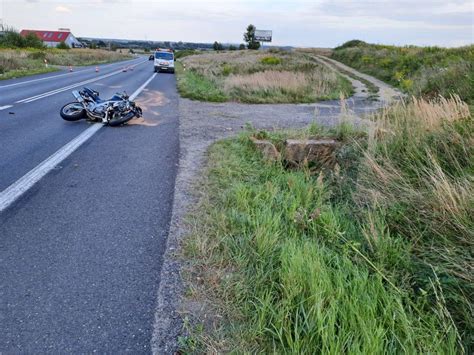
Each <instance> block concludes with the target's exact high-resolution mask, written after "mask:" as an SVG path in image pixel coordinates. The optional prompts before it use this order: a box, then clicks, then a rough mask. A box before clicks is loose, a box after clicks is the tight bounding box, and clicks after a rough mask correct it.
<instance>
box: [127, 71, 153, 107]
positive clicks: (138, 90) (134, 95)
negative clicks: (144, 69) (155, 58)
mask: <svg viewBox="0 0 474 355" xmlns="http://www.w3.org/2000/svg"><path fill="white" fill-rule="evenodd" d="M157 74H158V73H154V74H153V75H152V76H150V78H149V79H148V80H147V81H145V82H144V83H143V85H142V86H140V87H139V88H138V89H137V90H135V92H134V93H133V94H132V95H130V97H129V99H130V100H132V101H133V100H135V98H136V97H137V96H138V94H140V93H141V92H142V91H143V89H145V87H146V86H147V85H148V84H149V83H150V81H152V80H153V79H154V78H155V76H156V75H157Z"/></svg>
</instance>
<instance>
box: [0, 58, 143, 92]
mask: <svg viewBox="0 0 474 355" xmlns="http://www.w3.org/2000/svg"><path fill="white" fill-rule="evenodd" d="M133 60H136V59H130V60H127V61H125V62H122V63H126V62H129V61H133ZM120 63H121V62H118V63H117V62H115V63H110V64H106V65H103V66H101V68H105V67H108V66H110V65H113V64H120ZM87 70H95V69H94V68H86V69H81V70H77V71H73V72H72V73H65V74H59V75H52V76H48V77H47V78H40V79H33V80H28V81H22V82H21V83H14V84H8V85H0V89H3V88H9V87H12V86H18V85H23V84H29V83H34V82H37V81H42V80H49V79H56V78H59V77H61V76H65V75H72V74H77V73H82V72H84V71H87Z"/></svg>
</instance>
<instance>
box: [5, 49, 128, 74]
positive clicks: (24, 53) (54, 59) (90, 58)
mask: <svg viewBox="0 0 474 355" xmlns="http://www.w3.org/2000/svg"><path fill="white" fill-rule="evenodd" d="M130 58H132V57H131V56H130V55H128V54H122V53H118V52H110V51H104V50H92V49H70V50H60V49H56V48H48V49H33V48H27V49H25V48H22V49H5V48H0V80H2V79H10V78H14V77H21V76H27V75H33V74H40V73H47V72H51V71H55V70H57V69H56V68H55V66H68V65H72V66H82V65H94V64H103V63H109V62H115V61H120V60H125V59H130ZM45 60H46V61H47V62H48V67H46V66H45V62H44V61H45Z"/></svg>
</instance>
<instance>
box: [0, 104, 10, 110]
mask: <svg viewBox="0 0 474 355" xmlns="http://www.w3.org/2000/svg"><path fill="white" fill-rule="evenodd" d="M10 107H13V105H5V106H0V111H1V110H6V109H7V108H10Z"/></svg>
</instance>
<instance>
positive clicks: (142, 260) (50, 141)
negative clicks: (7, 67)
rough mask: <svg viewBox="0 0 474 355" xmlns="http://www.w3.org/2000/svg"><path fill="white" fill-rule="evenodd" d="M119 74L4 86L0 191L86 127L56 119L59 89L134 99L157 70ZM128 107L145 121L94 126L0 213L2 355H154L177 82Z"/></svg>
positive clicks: (66, 97)
mask: <svg viewBox="0 0 474 355" xmlns="http://www.w3.org/2000/svg"><path fill="white" fill-rule="evenodd" d="M126 65H135V67H134V70H133V71H130V70H129V71H127V72H122V71H121V69H122V67H123V63H117V64H111V65H107V66H101V67H100V70H99V73H96V72H95V70H94V68H95V67H88V68H82V69H77V70H78V71H76V72H72V73H66V72H61V73H51V74H46V75H41V76H35V77H29V78H22V79H17V80H8V81H1V82H0V146H1V147H2V154H1V155H0V191H3V190H4V189H5V188H7V187H8V186H10V185H11V184H13V183H14V182H15V181H17V180H18V179H19V178H21V177H22V176H24V175H25V174H26V173H28V172H29V171H30V170H31V169H33V168H35V167H36V166H37V165H38V164H39V163H41V162H42V161H44V160H45V159H47V158H48V157H49V156H51V155H52V154H53V153H55V152H56V151H57V150H58V149H60V148H61V147H63V146H64V145H65V144H66V143H68V142H70V141H71V140H72V139H74V138H75V137H77V136H78V135H79V134H80V133H81V132H83V131H84V130H86V129H87V128H89V127H90V126H91V124H90V123H87V122H85V121H81V122H66V121H63V120H62V119H61V118H60V116H59V108H60V107H61V106H62V105H63V104H65V103H67V102H70V101H73V97H72V96H71V90H73V88H71V89H66V90H64V91H61V90H59V89H63V88H65V87H69V86H72V85H75V84H79V83H82V82H84V81H88V80H94V79H98V78H99V80H97V81H93V82H90V83H87V84H85V85H87V86H89V87H91V88H93V89H96V90H98V91H99V92H100V94H101V97H107V96H111V95H112V94H113V93H114V92H116V91H123V90H126V91H127V92H128V93H129V94H130V93H132V92H134V91H135V90H136V89H137V88H139V87H140V86H141V85H142V84H143V83H144V82H146V81H147V80H148V79H149V78H150V77H151V75H152V74H153V68H152V63H151V62H148V61H147V60H146V58H145V59H144V58H138V59H135V60H133V61H130V62H128V63H126ZM79 70H80V71H79ZM114 73H115V74H114ZM109 74H110V76H107V75H109ZM103 76H104V77H103ZM102 77H103V78H102ZM44 78H48V79H44ZM38 79H41V80H38ZM43 79H44V80H43ZM32 80H35V81H32ZM81 86H82V85H79V86H78V87H79V88H80V87H81ZM45 95H46V96H45ZM136 101H137V103H138V104H139V105H141V106H142V108H143V111H144V117H143V118H144V120H139V121H136V122H134V123H135V124H130V125H127V126H123V127H118V128H112V127H104V128H102V129H100V130H99V131H98V132H97V133H96V134H95V135H93V136H92V137H91V138H90V139H89V140H88V141H87V142H86V143H84V144H83V145H82V146H80V147H79V148H78V149H77V150H76V151H75V152H73V153H72V154H71V155H70V156H69V157H68V158H66V159H65V160H64V161H63V162H62V163H61V164H59V165H58V166H56V167H55V169H53V170H52V171H51V172H49V173H48V174H47V175H46V176H45V177H43V178H42V179H41V180H40V181H39V182H38V183H36V184H35V185H34V186H33V187H32V188H31V189H29V190H28V191H26V192H25V193H24V194H23V195H22V196H21V197H20V198H18V199H17V200H16V201H15V202H14V203H13V204H12V205H10V206H9V207H8V208H7V209H5V210H4V211H3V212H0V275H1V278H0V353H19V352H20V353H51V352H54V353H64V352H74V353H78V352H80V353H90V352H100V353H116V352H125V351H130V352H134V353H146V352H149V351H150V339H151V336H152V331H153V319H154V310H155V299H156V292H157V289H158V286H159V282H160V280H159V275H160V268H161V261H162V260H161V258H162V253H163V250H164V247H165V243H166V238H167V233H168V228H169V219H170V214H171V205H172V200H173V189H174V181H175V176H176V170H177V162H178V151H179V141H178V110H177V105H178V101H177V93H176V85H175V77H174V75H171V74H158V75H157V76H156V77H155V78H154V79H153V80H152V81H151V82H150V83H149V84H148V85H147V87H146V88H145V89H144V90H143V91H142V92H141V94H140V95H139V96H138V97H137V99H136ZM132 123H133V122H132Z"/></svg>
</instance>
